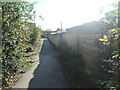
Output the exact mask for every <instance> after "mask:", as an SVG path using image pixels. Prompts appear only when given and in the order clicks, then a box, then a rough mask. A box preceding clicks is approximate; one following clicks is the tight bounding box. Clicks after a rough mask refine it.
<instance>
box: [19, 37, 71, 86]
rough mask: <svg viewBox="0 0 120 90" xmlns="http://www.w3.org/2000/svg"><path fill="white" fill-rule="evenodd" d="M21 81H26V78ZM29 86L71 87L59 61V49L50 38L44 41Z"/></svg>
mask: <svg viewBox="0 0 120 90" xmlns="http://www.w3.org/2000/svg"><path fill="white" fill-rule="evenodd" d="M35 67H36V66H35ZM29 74H31V73H29ZM26 77H29V75H28V76H27V75H26ZM24 78H25V77H24ZM21 82H25V79H23V80H22V81H21ZM19 83H20V82H18V84H19ZM18 84H17V85H18ZM18 86H19V85H18ZM27 88H69V85H68V83H67V80H66V79H65V76H64V74H63V70H62V68H61V66H60V64H59V61H58V51H57V50H56V49H55V47H54V46H53V44H52V43H51V42H50V41H49V40H48V39H44V41H43V46H42V50H41V53H40V55H39V64H38V65H37V67H36V69H35V70H34V71H33V76H32V79H31V80H30V81H29V84H28V87H27Z"/></svg>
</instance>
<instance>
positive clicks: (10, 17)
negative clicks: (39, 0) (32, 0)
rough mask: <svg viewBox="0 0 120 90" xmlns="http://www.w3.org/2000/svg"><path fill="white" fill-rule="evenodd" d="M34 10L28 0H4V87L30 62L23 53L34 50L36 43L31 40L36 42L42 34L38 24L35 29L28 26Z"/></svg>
mask: <svg viewBox="0 0 120 90" xmlns="http://www.w3.org/2000/svg"><path fill="white" fill-rule="evenodd" d="M32 11H33V4H29V3H27V2H2V74H3V76H2V78H3V79H2V83H3V87H7V86H9V83H10V82H12V80H13V78H14V77H15V75H16V74H17V73H19V72H20V71H21V69H22V68H23V67H24V66H25V65H26V64H28V63H26V61H24V60H23V55H24V53H27V52H31V51H33V48H32V45H33V44H34V43H29V42H36V40H37V38H38V36H39V35H38V34H40V33H38V31H39V32H40V29H39V28H37V27H36V26H34V29H33V28H32V29H30V28H31V27H30V26H27V25H28V24H29V22H28V21H31V20H33V16H32ZM30 13H31V14H30ZM32 25H33V23H32ZM34 25H35V24H34ZM32 34H34V35H32ZM30 35H32V36H33V37H32V36H30ZM33 38H34V39H33ZM39 38H40V37H39Z"/></svg>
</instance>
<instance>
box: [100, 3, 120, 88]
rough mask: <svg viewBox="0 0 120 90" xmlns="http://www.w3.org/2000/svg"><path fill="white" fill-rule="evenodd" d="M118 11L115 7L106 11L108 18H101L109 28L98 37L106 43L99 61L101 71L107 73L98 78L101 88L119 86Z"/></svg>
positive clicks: (119, 29) (119, 33)
mask: <svg viewBox="0 0 120 90" xmlns="http://www.w3.org/2000/svg"><path fill="white" fill-rule="evenodd" d="M119 5H120V4H119ZM119 5H118V6H119ZM116 6H117V5H116ZM119 7H120V6H119ZM119 12H120V11H119V9H117V10H115V11H112V12H110V13H108V14H107V17H108V18H106V19H104V20H103V21H104V22H105V23H106V24H107V25H108V26H109V27H110V28H109V30H108V32H107V34H106V35H104V36H103V37H102V38H101V39H99V40H100V41H101V42H102V43H103V44H104V45H106V51H105V52H104V54H102V55H101V57H103V58H102V59H101V60H102V61H99V63H100V67H101V70H102V72H104V73H105V74H106V75H107V78H104V80H99V84H100V85H101V88H120V78H119V73H120V67H119V63H120V48H119V44H120V28H119V27H118V13H119Z"/></svg>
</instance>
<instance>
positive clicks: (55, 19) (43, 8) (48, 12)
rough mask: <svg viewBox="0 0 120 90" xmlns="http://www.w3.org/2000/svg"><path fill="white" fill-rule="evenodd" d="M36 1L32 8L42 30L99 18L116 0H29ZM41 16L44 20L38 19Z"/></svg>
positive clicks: (65, 27)
mask: <svg viewBox="0 0 120 90" xmlns="http://www.w3.org/2000/svg"><path fill="white" fill-rule="evenodd" d="M34 1H36V2H37V3H36V4H35V5H34V10H35V11H36V19H35V22H36V24H37V26H39V27H42V29H43V30H47V29H51V30H52V31H55V30H57V28H61V22H62V28H63V29H67V28H70V27H73V26H77V25H81V24H83V23H86V22H91V21H94V20H99V18H102V17H104V14H101V13H100V11H101V9H103V8H104V10H103V12H104V13H105V12H108V11H110V10H113V9H114V8H113V7H111V6H108V5H109V4H111V3H113V2H114V1H116V0H30V2H34ZM40 15H41V16H42V17H43V19H44V20H42V19H40V18H39V16H40Z"/></svg>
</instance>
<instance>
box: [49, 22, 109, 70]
mask: <svg viewBox="0 0 120 90" xmlns="http://www.w3.org/2000/svg"><path fill="white" fill-rule="evenodd" d="M106 32H107V27H106V26H105V25H104V23H102V22H101V21H94V22H90V23H85V24H83V25H80V26H76V27H72V28H69V29H67V32H64V33H61V34H53V35H49V39H50V40H51V41H52V42H53V43H54V44H55V46H56V47H59V42H60V40H63V41H64V42H66V45H67V46H68V47H70V48H71V49H70V50H71V51H72V52H74V53H76V54H78V55H79V54H82V56H83V59H84V62H85V64H86V67H88V68H91V69H93V68H95V67H96V64H95V63H96V60H97V58H98V54H99V52H101V51H104V45H102V43H101V42H100V41H99V38H101V37H102V35H104V34H105V33H106ZM62 47H64V45H63V46H62Z"/></svg>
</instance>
